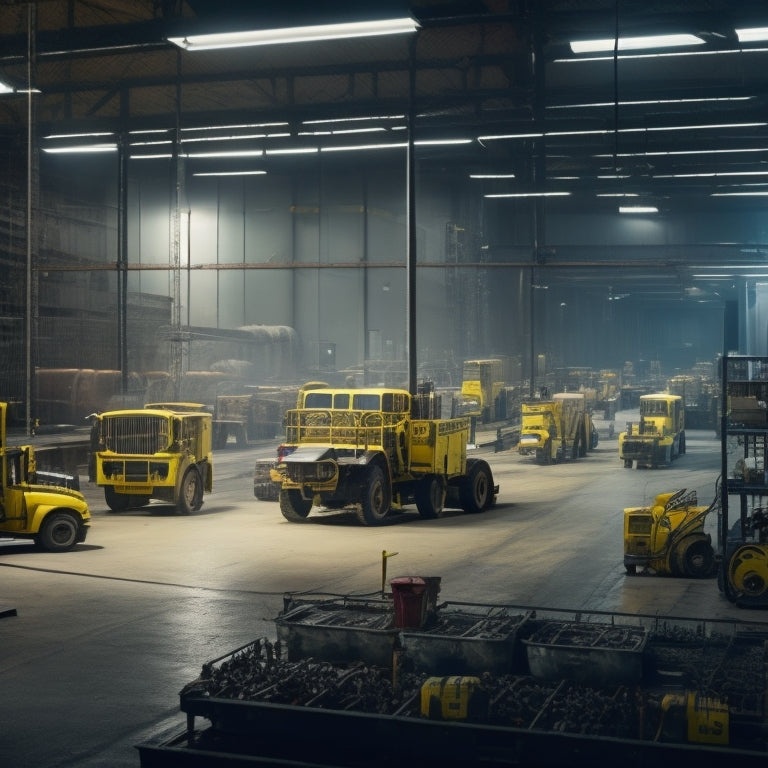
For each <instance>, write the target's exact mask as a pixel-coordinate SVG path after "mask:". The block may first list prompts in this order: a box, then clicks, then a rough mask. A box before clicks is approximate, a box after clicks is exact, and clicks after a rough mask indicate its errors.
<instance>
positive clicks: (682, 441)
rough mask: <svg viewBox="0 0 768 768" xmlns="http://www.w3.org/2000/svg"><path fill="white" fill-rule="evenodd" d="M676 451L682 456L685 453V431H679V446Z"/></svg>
mask: <svg viewBox="0 0 768 768" xmlns="http://www.w3.org/2000/svg"><path fill="white" fill-rule="evenodd" d="M678 453H679V454H680V456H682V455H683V454H684V453H685V432H681V433H680V448H679V449H678Z"/></svg>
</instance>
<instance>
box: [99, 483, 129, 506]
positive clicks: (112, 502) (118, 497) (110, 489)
mask: <svg viewBox="0 0 768 768" xmlns="http://www.w3.org/2000/svg"><path fill="white" fill-rule="evenodd" d="M104 500H105V501H106V502H107V506H108V507H109V508H110V509H111V510H112V511H113V512H125V510H126V509H128V508H130V506H131V497H130V496H129V495H128V494H126V493H118V492H117V491H116V490H115V488H114V486H112V485H105V486H104Z"/></svg>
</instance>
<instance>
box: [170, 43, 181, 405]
mask: <svg viewBox="0 0 768 768" xmlns="http://www.w3.org/2000/svg"><path fill="white" fill-rule="evenodd" d="M177 58H178V63H177V68H178V78H177V81H176V130H175V135H174V142H173V166H174V171H175V180H174V181H175V183H174V195H173V200H172V202H171V205H172V210H171V254H170V255H171V281H172V287H171V295H172V301H173V303H172V306H171V365H170V368H171V381H172V382H173V389H174V395H175V397H176V398H177V399H180V398H181V397H182V391H181V376H182V364H181V363H182V349H181V345H182V337H181V204H182V197H183V193H184V157H183V154H182V146H181V55H180V54H179V55H178V57H177Z"/></svg>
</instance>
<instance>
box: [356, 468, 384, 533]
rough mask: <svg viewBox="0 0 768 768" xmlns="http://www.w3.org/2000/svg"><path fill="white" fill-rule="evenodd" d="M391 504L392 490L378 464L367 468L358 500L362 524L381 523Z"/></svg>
mask: <svg viewBox="0 0 768 768" xmlns="http://www.w3.org/2000/svg"><path fill="white" fill-rule="evenodd" d="M391 505H392V491H391V489H390V487H389V481H388V480H387V479H386V478H385V477H384V471H383V470H382V468H381V467H379V466H375V465H374V466H373V467H371V468H370V469H369V470H368V474H367V476H366V479H365V487H364V488H363V497H362V499H361V500H360V510H359V512H358V518H359V519H360V522H361V523H362V524H363V525H381V523H383V522H384V519H385V518H386V517H387V515H388V514H389V508H390V506H391Z"/></svg>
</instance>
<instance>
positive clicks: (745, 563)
mask: <svg viewBox="0 0 768 768" xmlns="http://www.w3.org/2000/svg"><path fill="white" fill-rule="evenodd" d="M748 530H751V532H752V535H751V536H750V537H748V536H747V535H746V534H745V532H746V531H748ZM731 534H733V537H732V535H731ZM748 538H751V539H752V540H748ZM723 565H724V567H723V568H722V569H721V570H720V571H719V572H718V581H719V586H720V588H721V590H722V591H723V593H724V594H725V596H726V597H727V598H728V599H729V600H730V601H731V602H733V603H736V604H737V605H738V606H740V607H743V608H757V607H764V606H768V510H766V509H763V508H761V507H757V508H755V509H753V510H752V513H751V514H750V515H749V516H747V517H745V519H744V520H743V522H742V520H738V521H737V522H736V524H735V525H734V527H733V529H732V530H731V532H730V533H729V537H728V545H727V548H726V557H725V559H724V562H723Z"/></svg>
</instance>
